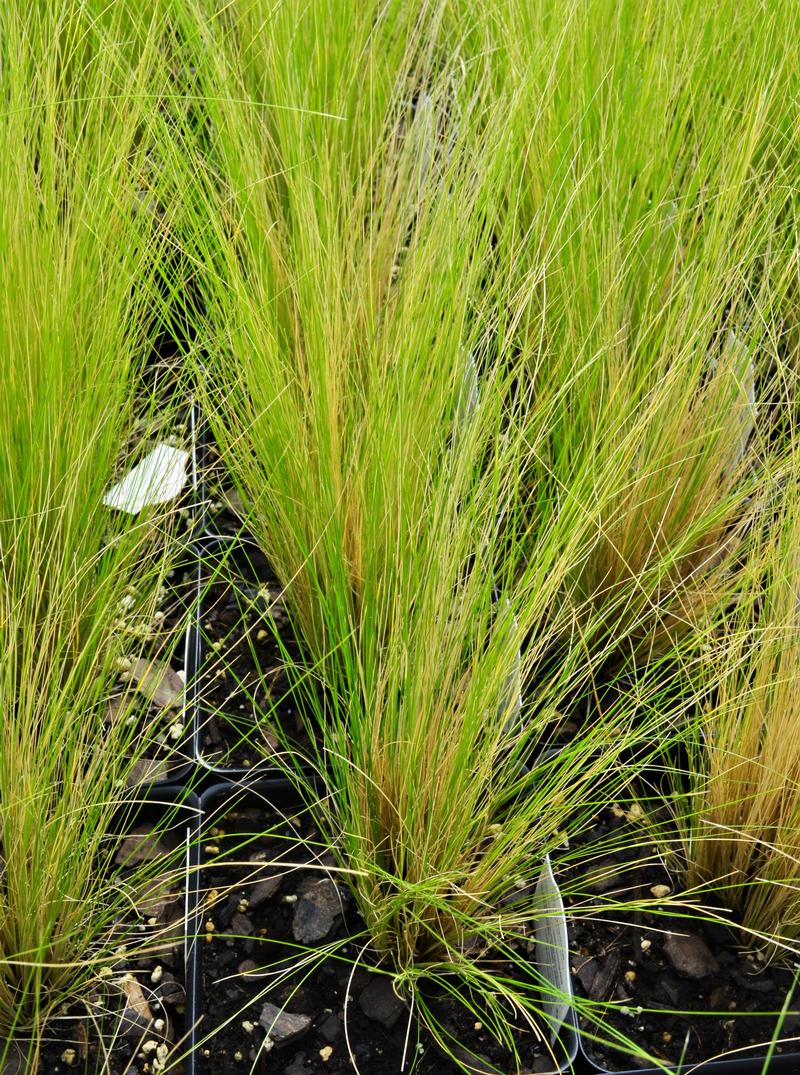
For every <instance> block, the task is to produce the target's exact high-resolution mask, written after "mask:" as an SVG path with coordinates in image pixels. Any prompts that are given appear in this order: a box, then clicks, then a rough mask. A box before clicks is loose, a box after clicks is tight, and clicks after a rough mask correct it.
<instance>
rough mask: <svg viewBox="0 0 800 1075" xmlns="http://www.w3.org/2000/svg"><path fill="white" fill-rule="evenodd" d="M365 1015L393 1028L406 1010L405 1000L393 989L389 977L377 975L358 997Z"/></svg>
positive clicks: (388, 1027) (389, 1028)
mask: <svg viewBox="0 0 800 1075" xmlns="http://www.w3.org/2000/svg"><path fill="white" fill-rule="evenodd" d="M358 1004H359V1007H360V1008H361V1010H362V1012H363V1013H364V1015H366V1016H368V1017H369V1018H370V1019H374V1020H375V1022H376V1023H380V1024H381V1025H382V1026H385V1027H386V1029H387V1030H391V1029H392V1027H393V1026H394V1024H395V1023H396V1022H397V1020H398V1019H399V1018H400V1016H401V1015H402V1013H403V1012H404V1011H406V1006H405V1004H404V1003H403V1001H402V1000H401V999H400V998H399V997H398V996H397V994H396V993H395V991H394V990H393V989H392V983H391V981H390V979H389V978H385V977H383V976H382V975H381V976H379V977H375V978H373V979H372V981H371V982H370V983H369V985H368V986H367V988H366V989H365V990H364V991H363V992H362V993H361V996H360V997H359V998H358Z"/></svg>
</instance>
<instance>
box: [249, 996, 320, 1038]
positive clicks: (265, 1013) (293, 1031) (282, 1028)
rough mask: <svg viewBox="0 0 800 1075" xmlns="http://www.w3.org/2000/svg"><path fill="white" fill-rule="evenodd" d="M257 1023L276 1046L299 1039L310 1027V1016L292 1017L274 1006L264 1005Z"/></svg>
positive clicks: (289, 1013)
mask: <svg viewBox="0 0 800 1075" xmlns="http://www.w3.org/2000/svg"><path fill="white" fill-rule="evenodd" d="M258 1021H259V1022H260V1023H261V1025H262V1026H263V1028H264V1029H265V1030H266V1032H267V1037H268V1038H270V1040H271V1041H274V1042H275V1044H276V1045H278V1046H279V1045H288V1043H289V1042H290V1041H296V1040H297V1038H301V1037H302V1036H303V1034H305V1033H306V1031H307V1030H308V1028H309V1027H310V1026H311V1016H309V1015H293V1014H292V1013H291V1012H286V1011H282V1010H281V1009H280V1008H276V1007H275V1005H274V1004H265V1005H264V1007H263V1008H262V1009H261V1015H260V1016H259V1017H258Z"/></svg>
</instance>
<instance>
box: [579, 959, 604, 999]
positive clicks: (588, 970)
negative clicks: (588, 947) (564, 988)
mask: <svg viewBox="0 0 800 1075" xmlns="http://www.w3.org/2000/svg"><path fill="white" fill-rule="evenodd" d="M599 969H600V968H599V967H598V965H597V960H595V959H581V961H580V963H579V964H578V965H577V966H576V968H575V975H576V977H577V979H578V981H579V982H580V983H581V985H582V986H583V988H584V989H585V990H586V992H587V993H588V994H589V995H590V996H591V993H592V986H593V985H594V980H595V978H596V977H597V972H598V970H599Z"/></svg>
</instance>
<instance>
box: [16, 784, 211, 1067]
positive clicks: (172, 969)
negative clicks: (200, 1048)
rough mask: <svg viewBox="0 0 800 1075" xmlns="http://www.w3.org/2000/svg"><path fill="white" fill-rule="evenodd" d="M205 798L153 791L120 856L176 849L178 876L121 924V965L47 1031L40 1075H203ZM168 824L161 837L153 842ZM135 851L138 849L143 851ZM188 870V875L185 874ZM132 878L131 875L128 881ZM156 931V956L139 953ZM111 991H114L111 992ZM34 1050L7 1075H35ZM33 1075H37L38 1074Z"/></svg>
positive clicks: (133, 901)
mask: <svg viewBox="0 0 800 1075" xmlns="http://www.w3.org/2000/svg"><path fill="white" fill-rule="evenodd" d="M198 819H199V799H198V797H197V796H196V795H194V794H193V793H191V792H187V790H186V789H185V788H183V787H175V786H160V787H152V788H150V789H149V790H147V791H146V792H144V793H143V795H142V801H141V803H140V804H137V806H136V807H135V809H134V811H133V813H128V814H127V815H126V822H127V823H126V824H125V825H124V827H123V829H122V831H121V832H120V835H119V841H120V847H119V850H118V856H120V858H118V859H117V860H116V861H118V862H120V861H121V859H122V858H128V859H130V857H131V855H132V856H133V859H134V860H135V859H136V858H137V856H140V855H141V856H142V858H145V857H146V856H147V855H148V854H150V853H151V851H152V852H153V854H155V853H157V852H159V851H161V850H163V849H164V848H168V849H169V850H170V851H171V852H173V857H172V859H171V862H172V863H174V869H175V871H176V872H175V876H174V877H173V876H172V875H171V874H170V879H169V882H168V884H167V885H166V887H165V888H164V889H161V888H160V887H158V888H156V889H149V890H148V894H147V895H146V896H144V897H142V898H141V901H137V898H136V897H135V896H134V894H133V893H131V894H130V917H129V918H126V920H125V921H124V922H122V923H120V942H121V947H120V949H119V957H120V958H119V962H118V963H115V964H114V965H113V967H111V968H110V970H109V971H108V973H107V975H104V976H101V977H100V978H99V979H98V987H97V988H96V989H95V990H94V991H93V993H92V995H90V996H89V997H88V998H86V999H85V1000H84V1001H81V1002H78V1001H76V1002H75V1003H74V1004H72V1005H71V1006H70V1007H69V1008H67V1009H66V1010H64V1009H60V1010H59V1012H58V1013H57V1014H56V1015H55V1017H54V1018H53V1019H51V1021H50V1022H49V1023H48V1025H47V1026H46V1027H45V1030H44V1035H43V1040H42V1047H41V1052H40V1059H39V1064H38V1067H37V1069H36V1071H37V1075H66V1073H71V1075H75V1073H76V1072H77V1073H80V1075H132V1073H133V1072H134V1071H138V1072H139V1073H140V1075H142V1073H152V1075H157V1073H158V1072H160V1071H166V1070H169V1071H170V1072H174V1073H175V1075H193V1073H194V1055H193V1052H194V1018H193V1006H192V994H193V990H192V989H191V983H190V981H189V974H190V972H191V970H192V968H193V967H194V959H193V955H192V951H191V947H192V940H191V939H192V937H194V936H195V935H196V932H197V926H196V923H195V915H196V910H197V862H198V856H199V848H198V840H197V832H198V823H199V822H198ZM154 825H155V826H158V831H157V839H156V841H153V840H152V838H150V837H149V836H148V832H152V829H153V826H154ZM134 847H135V850H134ZM178 871H179V874H180V875H179V876H178ZM126 876H127V874H126V872H125V870H124V868H123V872H122V874H121V875H120V880H121V882H122V883H123V884H124V883H125V878H126ZM147 930H150V931H151V933H152V936H153V937H154V938H155V940H154V942H153V943H152V944H150V943H149V939H148V950H147V953H146V955H138V956H136V955H131V954H130V942H129V945H128V946H126V945H125V938H126V937H130V936H131V934H134V935H136V936H137V938H138V937H139V936H141V935H142V934H143V933H144V932H145V931H147ZM106 983H107V985H106ZM26 1049H27V1046H20V1048H19V1049H15V1050H12V1051H11V1053H10V1054H9V1058H8V1060H7V1062H6V1066H5V1067H1V1066H0V1070H2V1072H3V1075H29V1065H28V1066H26V1063H27V1062H26V1059H25V1057H26ZM30 1075H32V1073H30Z"/></svg>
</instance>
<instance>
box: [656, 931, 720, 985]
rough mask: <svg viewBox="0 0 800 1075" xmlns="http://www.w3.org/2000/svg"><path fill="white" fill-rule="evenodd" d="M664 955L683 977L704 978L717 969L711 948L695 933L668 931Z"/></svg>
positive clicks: (717, 964)
mask: <svg viewBox="0 0 800 1075" xmlns="http://www.w3.org/2000/svg"><path fill="white" fill-rule="evenodd" d="M664 955H665V956H666V957H667V959H668V960H669V962H670V964H671V965H672V967H673V968H674V970H675V971H677V973H678V974H680V975H681V977H683V978H705V977H706V976H707V975H709V974H713V973H714V972H715V971H716V970H719V963H717V961H716V959H715V958H714V955H713V953H712V951H711V949H710V948H709V947H708V945H707V944H706V942H705V941H704V940H703V938H702V937H698V936H697V934H696V933H670V934H669V935H668V936H667V939H666V941H665V942H664Z"/></svg>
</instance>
